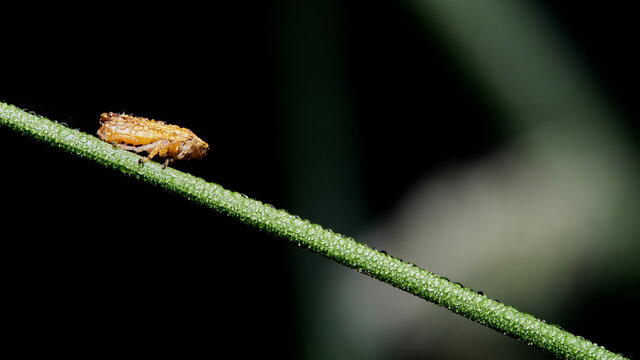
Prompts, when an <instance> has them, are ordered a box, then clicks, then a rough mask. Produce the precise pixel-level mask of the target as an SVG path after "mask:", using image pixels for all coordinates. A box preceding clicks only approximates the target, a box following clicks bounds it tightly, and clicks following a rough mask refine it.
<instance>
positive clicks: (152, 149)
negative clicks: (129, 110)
mask: <svg viewBox="0 0 640 360" xmlns="http://www.w3.org/2000/svg"><path fill="white" fill-rule="evenodd" d="M100 124H102V126H101V127H100V129H98V137H100V139H102V140H104V141H106V142H109V143H112V144H113V145H114V146H117V147H119V148H121V149H125V150H130V151H135V152H136V153H139V152H142V151H145V152H147V153H148V154H149V155H148V156H147V157H146V158H142V159H140V160H139V162H140V163H144V162H146V161H148V160H150V159H152V158H153V157H154V156H156V155H158V156H159V157H162V158H166V160H165V161H164V164H162V167H163V168H165V167H167V165H169V164H171V163H172V162H173V161H174V160H182V159H199V158H201V157H203V156H205V155H206V154H207V151H208V150H209V144H207V143H206V142H204V141H202V139H200V138H199V137H197V136H196V134H194V133H193V132H192V131H191V130H189V129H186V128H181V127H179V126H177V125H169V124H166V123H164V122H162V121H155V120H149V119H147V118H143V117H137V116H131V115H126V114H117V113H112V112H110V113H104V114H102V115H100Z"/></svg>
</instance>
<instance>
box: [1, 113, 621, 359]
mask: <svg viewBox="0 0 640 360" xmlns="http://www.w3.org/2000/svg"><path fill="white" fill-rule="evenodd" d="M0 124H2V125H6V126H8V127H10V128H12V129H14V130H15V131H18V132H20V133H23V134H25V135H30V136H32V137H34V138H36V139H38V140H41V141H44V142H47V143H49V144H51V145H53V146H56V147H59V148H62V149H64V150H66V151H68V152H70V153H73V154H76V155H78V156H81V157H84V158H87V159H91V160H93V161H96V162H98V163H100V164H102V165H105V166H107V167H111V168H115V169H118V170H120V171H122V172H124V173H126V174H130V175H133V176H135V177H137V178H139V179H141V180H143V181H145V182H148V183H151V184H155V185H157V186H160V187H163V188H165V189H167V190H170V191H174V192H176V193H179V194H181V195H183V196H185V197H187V198H189V199H191V200H192V201H195V202H197V203H199V204H202V205H204V206H207V207H210V208H212V209H214V210H216V211H219V212H221V213H224V214H227V215H229V216H231V217H233V218H236V219H238V220H240V221H242V222H244V223H246V224H249V225H253V226H256V227H258V228H260V229H263V230H265V231H267V232H270V233H272V234H274V235H277V236H279V237H283V238H285V239H288V240H289V241H291V242H293V243H296V244H298V245H299V246H302V247H304V248H307V249H309V250H311V251H313V252H315V253H317V254H320V255H323V256H325V257H327V258H330V259H332V260H334V261H336V262H338V263H341V264H343V265H346V266H348V267H350V268H353V269H355V270H358V271H359V272H362V273H364V274H367V275H369V276H371V277H373V278H376V279H378V280H380V281H383V282H386V283H388V284H390V285H392V286H395V287H397V288H400V289H402V290H404V291H406V292H408V293H410V294H413V295H416V296H418V297H421V298H423V299H425V300H427V301H430V302H433V303H435V304H437V305H440V306H442V307H444V308H446V309H449V310H451V311H453V312H455V313H457V314H460V315H462V316H464V317H467V318H469V319H471V320H473V321H477V322H478V323H481V324H483V325H486V326H488V327H490V328H492V329H495V330H497V331H500V332H502V333H503V334H505V335H509V336H513V337H515V338H518V339H520V340H522V341H524V342H526V343H528V344H531V345H534V346H537V347H539V348H541V349H545V350H547V351H550V352H552V353H554V354H555V355H557V356H560V357H563V358H567V359H623V357H622V356H621V355H617V354H614V353H611V352H609V351H608V350H606V349H605V348H604V347H602V346H598V345H596V344H594V343H592V342H590V341H588V340H585V339H584V338H582V337H579V336H575V335H573V334H571V333H569V332H567V331H565V330H563V329H562V328H560V327H558V326H555V325H550V324H546V323H545V322H544V321H541V320H539V319H537V318H536V317H534V316H532V315H529V314H525V313H522V312H519V311H518V310H517V309H515V308H513V307H511V306H507V305H505V304H503V303H501V302H498V301H495V300H492V299H489V298H487V297H486V296H485V295H483V294H479V293H476V292H475V291H473V290H471V289H468V288H465V287H463V286H461V285H459V284H456V283H452V282H450V281H449V280H448V279H445V278H443V277H441V276H438V275H436V274H434V273H431V272H428V271H426V270H423V269H420V268H418V267H417V266H415V265H414V264H411V263H407V262H404V261H402V260H400V259H398V258H395V257H393V256H390V255H387V254H385V253H382V252H380V251H377V250H375V249H372V248H371V247H368V246H367V245H365V244H362V243H359V242H357V241H355V240H354V239H352V238H349V237H346V236H343V235H340V234H336V233H334V232H333V231H331V230H328V229H324V228H322V227H321V226H320V225H316V224H312V223H310V222H309V221H308V220H303V219H301V218H300V217H298V216H295V215H291V214H289V213H287V212H286V211H284V210H278V209H275V208H274V207H272V206H271V205H268V204H264V203H262V202H260V201H257V200H254V199H250V198H249V197H247V196H245V195H243V194H240V193H237V192H233V191H229V190H226V189H224V188H223V187H221V186H220V185H218V184H215V183H210V182H207V181H205V180H203V179H201V178H198V177H195V176H192V175H190V174H186V173H183V172H180V171H178V170H175V169H172V168H166V169H163V168H162V166H161V165H160V164H158V163H155V162H148V163H145V164H144V165H140V164H138V160H139V159H140V156H139V155H136V154H134V153H131V152H127V151H124V150H120V149H115V148H114V147H113V146H111V145H110V144H108V143H106V142H104V141H101V140H100V139H98V138H97V137H95V136H92V135H89V134H86V133H83V132H80V131H78V130H74V129H70V128H68V127H66V126H64V125H61V124H59V123H57V122H54V121H51V120H49V119H46V118H43V117H40V116H37V115H34V114H32V113H28V112H26V111H23V110H21V109H19V108H17V107H15V106H12V105H9V104H5V103H2V102H0Z"/></svg>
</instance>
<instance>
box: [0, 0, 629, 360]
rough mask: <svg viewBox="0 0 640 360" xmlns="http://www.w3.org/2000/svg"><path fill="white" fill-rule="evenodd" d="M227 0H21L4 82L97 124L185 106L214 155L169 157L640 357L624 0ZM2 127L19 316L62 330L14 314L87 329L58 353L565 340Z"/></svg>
mask: <svg viewBox="0 0 640 360" xmlns="http://www.w3.org/2000/svg"><path fill="white" fill-rule="evenodd" d="M44 6H48V5H44ZM212 6H213V8H200V7H196V6H194V7H191V6H189V5H186V4H185V5H182V4H179V5H175V4H171V5H154V6H153V7H148V8H136V9H132V8H131V7H130V6H127V5H124V4H122V5H121V4H111V5H110V6H108V7H103V8H96V9H84V10H82V11H81V12H79V13H77V12H74V14H77V16H76V15H74V16H71V15H64V14H62V13H60V14H58V15H56V16H50V15H49V13H48V11H47V10H48V9H44V8H40V9H38V10H37V14H34V13H31V14H30V17H29V18H28V19H29V20H28V21H27V20H25V18H24V17H21V16H18V15H16V16H14V17H12V18H11V19H10V20H11V21H8V22H5V23H4V24H3V25H2V26H3V29H2V32H3V34H5V43H4V44H5V45H4V47H5V49H4V51H3V53H4V55H3V59H2V62H3V63H2V65H3V66H2V68H3V69H5V70H4V77H3V78H2V80H1V82H0V99H2V100H4V101H7V102H10V103H14V104H16V105H20V106H23V107H25V108H27V109H30V110H34V111H36V112H37V113H40V114H44V115H48V116H50V117H51V118H53V119H57V120H60V121H65V122H66V123H68V124H69V125H70V126H73V127H77V128H80V129H81V130H83V131H87V132H95V130H96V129H97V116H98V115H99V114H100V113H101V112H104V111H127V112H131V113H134V114H137V115H142V116H148V117H154V118H157V119H160V120H164V121H167V122H171V123H178V124H180V125H182V126H187V127H190V128H192V129H193V130H194V131H195V132H196V133H197V134H198V135H199V136H200V137H202V138H203V139H205V140H207V141H209V143H211V144H212V146H213V152H212V153H211V155H209V157H208V158H207V159H205V160H202V161H194V162H191V163H184V164H179V165H176V167H177V168H179V169H181V170H185V171H189V172H192V173H194V174H195V175H198V176H202V177H204V178H206V179H207V180H210V181H214V182H217V183H219V184H221V185H222V186H224V187H226V188H229V189H232V190H236V191H240V192H243V193H245V194H247V195H249V196H251V197H254V198H257V199H259V200H262V201H265V202H268V203H271V204H273V205H275V206H276V207H280V208H284V209H287V210H289V211H290V212H292V213H295V214H298V215H300V216H301V217H303V218H307V219H310V220H311V221H313V222H317V223H319V224H322V225H323V226H326V227H329V228H332V229H333V230H335V231H337V232H340V233H343V234H346V235H349V236H353V237H354V238H356V239H357V240H358V241H362V242H365V243H367V244H369V245H371V246H374V247H376V248H378V249H382V250H385V251H387V252H388V253H389V254H392V255H394V256H397V257H400V258H402V259H404V260H406V261H410V262H413V263H416V264H417V265H418V266H420V267H423V268H425V269H427V270H429V271H432V272H435V273H437V274H439V275H442V276H446V277H448V278H450V279H451V280H452V281H457V282H460V283H462V284H464V285H465V286H468V287H470V288H473V289H475V290H479V291H483V292H484V293H485V294H486V295H487V296H489V297H491V298H494V299H499V300H501V301H503V302H505V303H506V304H509V305H513V306H515V307H517V308H518V309H520V310H522V311H524V312H528V313H532V314H534V315H536V316H538V317H540V318H542V319H545V320H546V321H547V322H550V323H555V324H559V325H561V326H562V327H564V328H566V329H567V330H569V331H571V332H573V333H575V334H577V335H582V336H584V337H586V338H588V339H590V340H593V341H595V342H597V343H599V344H601V345H604V346H605V347H607V348H609V349H610V350H612V351H614V352H622V353H623V354H625V355H635V356H637V354H638V352H637V346H636V345H635V344H634V341H635V339H634V338H635V336H634V335H635V334H634V331H633V330H629V329H630V327H631V329H632V326H633V324H634V323H635V322H636V321H637V320H638V315H637V313H636V312H635V311H634V309H635V306H636V305H637V303H638V288H639V284H640V280H639V278H638V274H639V266H638V265H637V261H636V258H637V256H638V255H639V254H640V249H639V248H638V241H637V240H638V238H639V236H640V225H639V222H638V220H637V219H638V214H639V213H640V211H639V210H640V209H639V207H640V205H639V204H640V201H639V200H640V192H639V191H638V190H637V188H638V187H637V184H638V180H639V169H640V166H639V165H640V162H639V161H638V150H639V149H638V133H639V131H638V130H639V129H640V128H639V127H638V124H637V123H636V122H635V119H636V118H637V113H638V107H637V105H636V99H635V97H636V90H635V87H636V82H637V79H638V76H637V75H638V72H637V69H636V68H637V67H636V64H637V60H638V58H637V55H634V54H633V53H632V50H633V44H634V43H635V42H636V39H635V32H636V31H635V29H632V26H631V24H632V23H633V21H632V19H631V16H632V15H631V14H632V13H633V12H632V11H631V9H630V5H628V4H627V5H625V4H616V5H603V4H598V5H588V4H579V6H578V5H575V4H570V3H568V2H567V3H566V4H563V3H558V2H550V1H522V0H482V1H462V0H404V1H382V0H377V1H367V2H359V1H353V2H342V1H337V0H305V1H294V0H276V1H271V2H255V3H251V2H249V3H242V4H215V5H212ZM54 10H55V11H59V12H64V11H65V9H64V8H60V7H57V6H56V7H52V9H51V11H54ZM26 11H27V9H17V10H14V11H9V10H8V11H7V12H6V13H7V14H25V15H26V14H27V12H26ZM29 11H32V10H29ZM66 11H67V12H69V11H70V9H66ZM29 29H30V31H32V32H31V33H29V32H28V31H27V30H29ZM34 30H35V31H34ZM0 136H2V141H1V144H0V146H2V148H1V149H2V150H3V153H4V154H9V155H8V156H7V157H6V159H5V164H4V165H3V170H2V174H3V175H2V179H3V180H2V181H3V187H4V188H5V189H17V190H16V191H17V192H18V193H20V194H21V197H19V198H16V199H13V198H9V197H8V196H7V195H5V196H7V199H5V207H6V208H7V209H11V211H10V215H9V217H5V220H4V221H3V223H4V227H5V229H6V228H10V229H13V228H16V229H28V231H27V234H30V235H29V237H28V238H29V239H34V240H30V241H26V242H25V241H24V240H23V241H19V242H12V243H11V245H10V246H9V247H8V248H7V249H6V250H5V253H7V254H11V256H12V262H9V265H10V266H11V267H12V268H14V269H16V268H19V269H22V270H20V271H17V272H16V273H15V274H14V276H12V279H13V283H14V286H15V287H12V288H11V289H13V291H10V292H11V293H13V294H22V295H21V296H17V297H16V306H15V308H14V313H15V314H18V315H19V316H23V317H27V318H29V319H30V321H31V323H33V324H35V325H34V326H35V327H38V326H44V325H43V324H45V323H46V324H47V325H46V326H45V328H46V329H49V330H48V331H47V330H44V335H42V334H39V333H34V332H33V331H32V329H31V328H29V327H27V328H25V329H23V330H22V331H19V332H16V333H17V334H18V335H17V338H19V339H21V340H23V341H24V340H25V337H26V338H27V339H31V340H33V339H35V340H41V339H42V338H47V339H52V338H55V337H56V336H55V334H58V335H59V334H60V333H61V332H60V328H66V327H67V326H69V329H67V330H66V331H63V332H62V334H65V335H64V336H65V337H67V338H69V337H71V338H74V337H75V338H79V339H82V341H71V342H67V341H62V342H61V341H51V342H52V343H53V342H55V344H56V345H55V346H54V347H55V348H56V349H59V350H60V351H62V350H68V348H74V346H77V344H78V342H80V343H82V344H84V345H86V346H87V347H88V348H90V349H91V351H93V353H97V352H100V350H97V349H108V350H105V351H111V352H113V353H119V350H120V349H122V348H124V347H125V346H132V347H133V348H135V349H136V351H140V352H144V349H151V350H149V351H152V352H153V351H157V352H158V353H161V352H163V351H164V350H163V349H165V350H166V348H170V349H171V350H173V351H175V354H177V355H182V356H185V355H187V353H188V352H194V353H195V352H202V351H204V352H206V353H210V354H216V353H218V352H222V353H224V352H226V351H228V350H232V351H235V352H236V353H237V355H238V356H242V357H245V356H247V357H248V356H261V355H265V354H273V355H275V356H278V357H281V358H300V359H467V358H496V359H512V358H521V359H543V358H551V357H552V355H550V354H546V353H544V352H542V351H539V350H536V349H533V348H531V347H527V346H526V345H525V344H521V343H519V342H517V341H515V340H513V339H511V338H508V337H506V336H503V335H501V334H498V333H496V332H494V331H492V330H488V329H486V328H484V327H482V326H480V325H478V324H475V323H473V322H471V321H468V320H466V319H463V318H461V317H459V316H457V315H455V314H453V313H450V312H448V311H446V310H443V309H441V308H438V307H437V306H435V305H433V304H429V303H426V302H424V301H423V300H420V299H418V298H415V297H412V296H410V295H407V294H406V293H403V292H402V291H399V290H397V289H394V288H390V287H389V286H386V285H384V284H382V283H379V282H377V281H375V280H372V279H369V278H367V277H364V276H362V275H361V274H359V273H357V272H354V271H352V270H349V269H346V268H344V267H342V266H339V265H337V264H335V263H333V262H330V261H328V260H326V259H323V258H320V257H318V256H316V255H313V254H311V253H308V252H306V251H303V250H301V249H298V248H297V247H294V246H290V245H289V244H285V243H284V242H283V241H280V240H278V239H274V238H272V237H270V236H268V235H265V234H263V233H260V232H258V231H256V230H253V229H245V228H244V227H243V226H241V225H239V224H237V223H235V222H234V221H232V220H229V219H226V218H223V217H221V216H212V214H211V213H210V212H208V211H205V210H202V209H194V207H193V205H192V204H188V203H186V202H185V201H183V200H181V199H178V198H175V197H173V196H169V195H168V194H166V193H164V192H162V191H159V190H157V189H148V188H147V187H146V186H144V185H141V184H138V183H137V182H136V181H135V180H133V179H128V178H124V177H122V176H121V175H119V174H115V173H114V172H110V171H106V170H104V169H101V168H99V167H97V166H95V165H92V164H88V163H87V162H84V161H82V160H78V159H75V158H73V157H72V156H69V155H66V154H63V153H61V152H57V151H50V150H49V149H48V148H47V147H46V146H45V145H43V144H37V143H32V142H31V140H29V139H25V138H22V137H20V136H18V135H15V134H13V133H11V132H10V131H9V130H7V129H4V128H2V129H0ZM34 163H37V164H38V166H37V167H34V166H32V165H33V164H34ZM9 169H12V170H9ZM13 169H16V170H15V171H14V170H13ZM10 171H11V173H10ZM46 171H50V172H52V173H55V174H56V176H51V174H50V173H47V172H46ZM45 174H49V175H45ZM34 179H36V180H34ZM31 183H34V184H33V185H31ZM26 184H29V185H26ZM25 189H28V191H27V190H25ZM87 199H95V200H96V201H95V204H94V203H87ZM107 214H108V216H107ZM113 217H116V218H118V219H119V220H117V221H109V222H108V223H109V224H111V225H105V221H106V220H105V219H106V218H113ZM34 219H36V220H37V221H38V222H39V223H41V224H44V225H40V226H36V227H34V226H33V225H31V224H32V222H33V220H34ZM141 219H146V220H144V221H143V220H141ZM69 224H73V225H72V226H74V227H70V226H71V225H69ZM113 224H116V225H113ZM140 224H145V225H144V227H143V228H141V225H140ZM147 225H148V226H147ZM96 227H97V228H99V229H100V231H97V232H96V231H95V229H96ZM114 227H116V228H115V229H114ZM69 229H76V230H73V231H70V230H69ZM86 234H92V235H90V236H89V238H90V239H91V240H90V241H87V240H88V238H87V235H86ZM56 236H62V239H63V240H62V241H61V242H58V243H57V244H56V245H52V244H51V243H50V242H48V241H47V240H46V239H48V238H56ZM105 269H108V270H105ZM25 284H28V285H25ZM34 284H35V285H34ZM51 293H56V294H59V295H57V297H53V298H52V297H51V296H50V294H51ZM47 294H49V295H47ZM87 294H89V295H87ZM79 296H80V298H81V299H82V300H80V301H78V300H77V299H78V297H79ZM24 299H29V301H26V302H25V301H24ZM34 299H45V300H43V301H44V302H45V303H47V304H48V305H47V306H45V307H44V308H43V307H42V303H41V302H40V301H38V300H34ZM74 299H75V300H74ZM25 304H26V305H25ZM36 309H38V310H36ZM96 309H100V310H99V311H96ZM61 311H62V312H64V313H65V314H66V315H65V316H61V315H60V312H61ZM104 311H106V313H104ZM43 319H46V320H43ZM23 326H24V325H23ZM49 326H50V327H49ZM78 329H88V330H89V331H88V332H89V333H91V331H94V333H95V334H97V335H96V336H95V337H91V336H87V335H86V334H85V333H86V331H79V330H78ZM114 333H124V335H122V336H120V337H118V336H116V337H114V336H113V334H114ZM20 334H24V336H22V335H20ZM47 336H48V337H47ZM36 342H37V341H36ZM234 342H241V344H242V345H237V346H231V345H230V344H231V343H234ZM29 343H31V344H32V343H33V342H32V341H29Z"/></svg>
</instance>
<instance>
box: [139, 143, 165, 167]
mask: <svg viewBox="0 0 640 360" xmlns="http://www.w3.org/2000/svg"><path fill="white" fill-rule="evenodd" d="M167 145H168V142H167V141H166V140H160V141H156V142H153V143H151V144H147V145H143V146H138V147H137V148H136V150H134V151H135V152H140V151H147V152H149V155H148V156H147V157H145V158H142V159H140V160H138V163H140V164H142V163H145V162H147V161H149V160H151V159H153V157H154V156H156V155H158V153H160V155H163V153H165V154H166V152H167V151H166V150H164V149H165V148H166V147H167Z"/></svg>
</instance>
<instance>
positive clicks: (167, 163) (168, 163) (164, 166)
mask: <svg viewBox="0 0 640 360" xmlns="http://www.w3.org/2000/svg"><path fill="white" fill-rule="evenodd" d="M172 162H173V159H172V158H167V160H165V161H164V163H163V164H162V168H163V169H166V168H167V166H168V165H170V164H171V163H172Z"/></svg>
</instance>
